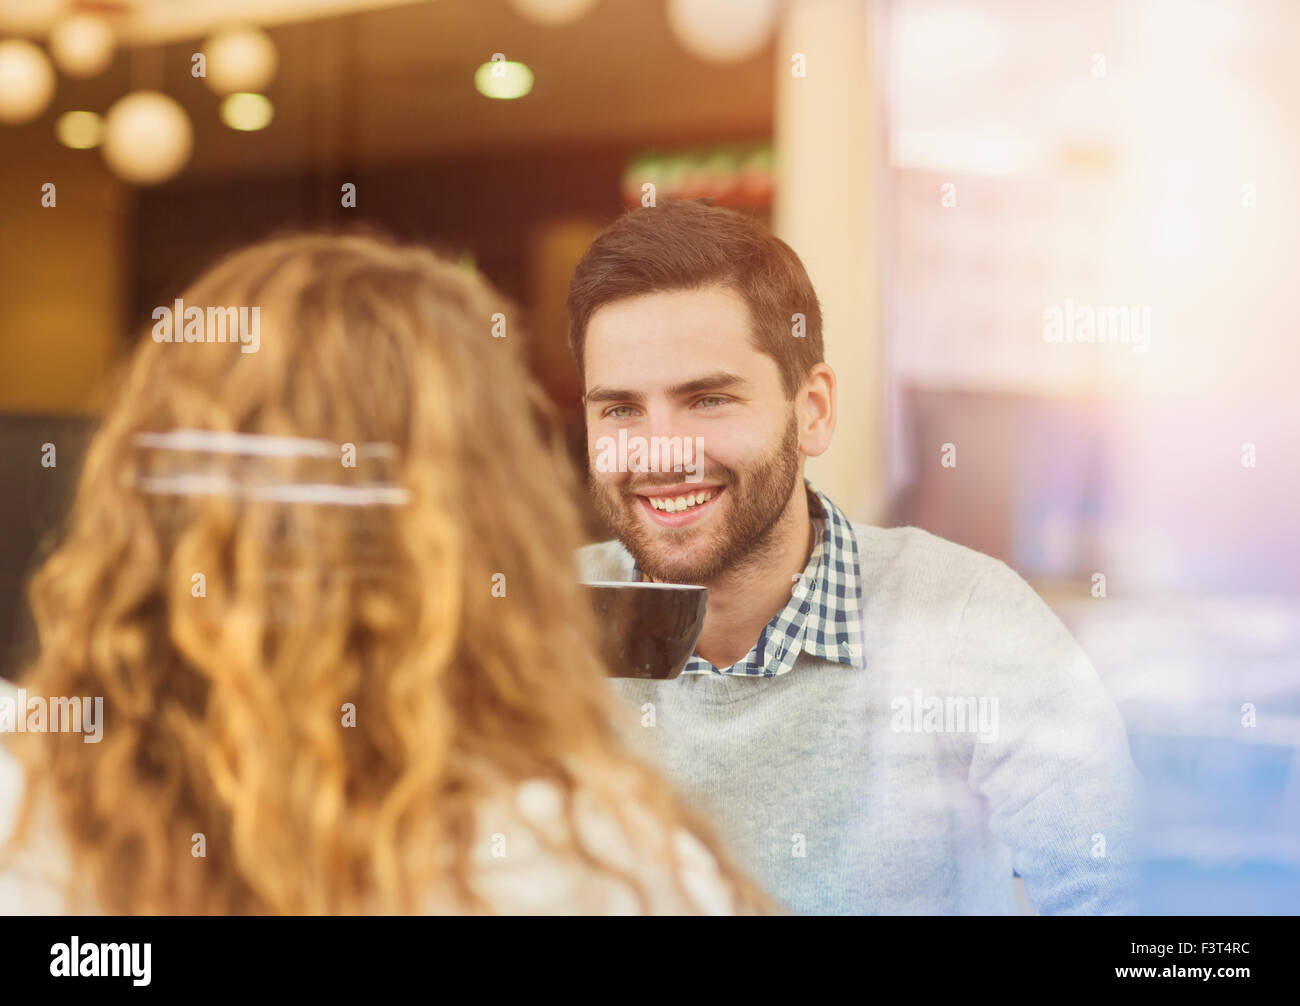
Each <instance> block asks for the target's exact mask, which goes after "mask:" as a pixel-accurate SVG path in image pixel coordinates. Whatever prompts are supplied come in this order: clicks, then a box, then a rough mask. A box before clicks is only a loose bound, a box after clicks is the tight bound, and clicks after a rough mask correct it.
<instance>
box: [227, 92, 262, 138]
mask: <svg viewBox="0 0 1300 1006" xmlns="http://www.w3.org/2000/svg"><path fill="white" fill-rule="evenodd" d="M274 117H275V106H274V105H272V104H271V102H270V100H269V99H267V97H266V96H265V95H261V94H254V93H252V92H250V91H239V92H238V93H236V94H231V95H228V96H227V97H226V98H224V99H222V102H221V121H222V122H224V123H225V124H226V125H227V126H229V127H230V128H231V129H238V130H240V131H241V132H253V131H255V130H258V129H265V128H266V127H267V126H269V125H270V124H271V120H272V119H273V118H274Z"/></svg>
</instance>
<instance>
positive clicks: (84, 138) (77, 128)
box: [54, 112, 104, 150]
mask: <svg viewBox="0 0 1300 1006" xmlns="http://www.w3.org/2000/svg"><path fill="white" fill-rule="evenodd" d="M54 135H55V136H57V137H58V138H59V142H60V143H62V144H63V145H64V146H65V147H71V148H72V149H73V150H89V149H91V148H92V147H98V146H99V145H100V143H102V142H103V139H104V120H103V119H102V118H101V117H100V116H98V115H96V114H95V113H94V112H64V113H63V114H62V115H60V116H59V119H58V121H57V122H56V123H55V124H54Z"/></svg>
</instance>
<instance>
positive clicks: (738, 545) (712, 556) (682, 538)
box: [588, 414, 800, 584]
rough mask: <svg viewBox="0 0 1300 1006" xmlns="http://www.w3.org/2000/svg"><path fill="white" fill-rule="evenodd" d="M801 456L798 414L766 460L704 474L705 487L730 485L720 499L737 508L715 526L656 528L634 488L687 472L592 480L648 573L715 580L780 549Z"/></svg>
mask: <svg viewBox="0 0 1300 1006" xmlns="http://www.w3.org/2000/svg"><path fill="white" fill-rule="evenodd" d="M799 460H800V458H799V425H798V421H797V420H796V418H795V417H794V415H793V414H792V415H791V416H790V421H789V422H788V423H787V424H786V428H785V433H784V435H783V436H782V438H781V441H780V443H778V444H777V445H776V447H775V449H774V450H772V451H771V452H770V453H769V454H768V455H767V456H766V457H764V458H763V459H762V460H760V461H759V462H757V463H756V464H754V465H753V466H752V467H750V468H749V469H747V470H745V471H744V472H743V473H742V474H741V475H739V476H738V475H737V473H736V472H735V471H733V470H732V469H730V468H722V469H720V470H719V471H718V472H717V473H716V474H714V473H709V474H708V477H706V478H703V479H701V481H700V484H701V485H719V486H724V487H725V489H726V491H725V492H724V493H723V494H722V499H720V500H719V501H718V502H719V503H720V504H725V505H726V506H727V508H728V511H729V512H728V513H727V515H726V521H725V523H723V524H721V525H720V526H719V527H715V528H711V529H709V530H707V531H704V530H700V529H697V528H694V527H687V528H659V529H658V530H651V529H649V528H647V527H646V526H645V522H644V518H643V517H642V516H641V515H640V514H639V513H638V512H637V511H638V510H639V509H640V508H641V507H642V505H643V504H642V503H641V499H640V497H639V496H637V495H636V493H635V492H634V491H633V490H652V489H654V488H655V486H656V485H661V486H663V485H675V484H677V483H680V482H681V481H682V480H681V478H680V477H678V478H677V479H675V480H671V476H669V477H666V478H665V477H661V478H660V479H659V481H658V482H640V481H634V479H635V478H636V477H635V476H633V477H632V478H629V480H628V481H627V482H626V483H624V484H623V486H621V487H620V486H616V485H613V484H612V483H602V482H598V481H597V480H596V477H595V473H594V472H592V473H590V474H589V475H588V484H589V485H590V487H591V491H592V495H593V496H594V497H595V500H596V508H597V509H598V510H599V511H600V515H601V517H603V518H604V520H605V521H606V523H608V524H609V525H610V526H611V527H612V528H613V529H614V533H615V534H616V535H617V536H618V539H619V541H621V542H622V543H623V547H624V548H626V549H627V550H628V552H630V553H631V554H632V557H633V558H634V559H636V562H637V565H638V566H639V567H640V570H641V575H642V576H643V577H646V578H649V579H651V580H657V581H659V582H661V583H691V584H709V583H712V582H714V581H716V580H717V579H718V578H719V577H720V576H721V575H723V574H724V573H727V572H731V571H735V570H737V569H740V568H742V567H744V566H746V565H750V564H752V563H755V562H757V561H758V560H760V559H761V558H762V557H763V556H764V555H765V554H767V552H768V551H770V550H771V549H772V548H773V547H774V545H775V542H774V541H773V536H774V532H775V530H776V527H777V524H778V523H779V521H780V519H781V516H782V515H783V514H784V513H785V510H786V507H787V506H788V505H789V503H790V499H791V497H792V496H793V494H794V487H795V483H796V481H797V480H798V478H799ZM655 474H658V475H660V476H664V475H667V473H655Z"/></svg>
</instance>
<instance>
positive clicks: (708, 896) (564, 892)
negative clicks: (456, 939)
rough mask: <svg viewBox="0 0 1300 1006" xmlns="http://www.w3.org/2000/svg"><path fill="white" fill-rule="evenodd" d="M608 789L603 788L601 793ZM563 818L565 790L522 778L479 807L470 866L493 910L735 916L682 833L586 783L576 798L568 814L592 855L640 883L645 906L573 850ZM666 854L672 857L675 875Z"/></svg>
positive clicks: (697, 845) (711, 869)
mask: <svg viewBox="0 0 1300 1006" xmlns="http://www.w3.org/2000/svg"><path fill="white" fill-rule="evenodd" d="M609 792H611V790H610V788H603V789H601V790H600V791H599V794H606V793H609ZM616 807H617V809H616ZM566 818H568V812H566V809H565V797H564V792H563V790H562V789H561V788H560V787H559V786H558V785H557V784H556V783H554V782H551V781H550V780H547V779H542V778H534V779H528V780H526V781H524V782H522V783H519V784H517V785H516V786H514V787H513V789H508V790H506V791H505V796H504V797H498V798H496V799H493V800H490V801H486V802H485V803H484V804H483V806H482V807H481V809H480V813H479V837H478V840H477V842H476V845H475V848H474V851H473V856H472V864H471V865H472V869H473V877H474V886H475V890H476V891H477V892H478V893H479V894H480V896H482V897H483V898H484V900H486V901H487V902H488V903H489V904H490V905H491V906H492V909H493V910H494V911H496V912H498V913H500V914H510V915H532V914H557V915H639V914H642V913H643V912H646V911H648V912H649V914H652V915H684V914H704V915H731V914H734V911H735V909H734V902H733V899H732V895H731V892H730V890H729V888H728V886H727V884H726V883H725V882H724V880H723V878H722V876H721V872H720V870H719V868H718V864H717V861H716V860H715V858H714V857H713V855H712V854H711V853H710V852H709V851H708V850H707V849H706V848H705V847H704V845H703V844H702V843H701V842H700V841H699V840H698V839H697V838H695V836H693V835H692V834H691V833H690V832H689V831H687V830H686V829H685V828H681V827H678V828H675V829H672V831H671V834H670V833H669V828H668V827H667V826H666V825H664V824H663V823H662V822H661V821H659V820H658V818H657V817H656V815H654V814H653V813H652V812H651V811H650V809H649V808H648V807H647V806H646V805H645V804H643V803H641V802H639V801H638V800H636V799H634V798H632V797H630V796H626V795H625V796H623V797H622V798H620V799H619V800H618V801H617V804H616V803H615V802H613V801H611V799H610V798H609V797H608V796H605V795H598V791H597V790H595V789H592V788H587V787H583V788H579V789H576V790H575V791H574V792H573V796H572V817H571V820H572V821H573V827H575V828H576V829H577V830H578V832H579V833H580V836H581V838H582V841H583V844H584V845H585V847H586V848H587V849H588V850H589V851H590V852H591V854H592V855H593V856H595V857H596V858H597V859H599V860H600V862H601V863H603V864H608V865H611V866H613V867H615V868H617V869H618V870H620V871H622V872H623V873H624V874H625V875H627V876H630V877H632V878H634V879H635V880H636V881H637V882H638V883H639V884H640V886H641V888H642V889H643V891H644V893H645V895H646V898H647V903H646V904H645V905H643V904H642V902H641V901H640V899H639V898H638V897H637V894H636V891H635V890H634V889H633V888H632V887H631V886H629V885H628V884H627V883H626V882H625V881H623V880H621V879H620V878H619V877H618V875H616V874H613V873H611V872H609V871H608V870H605V869H603V868H601V867H599V866H596V865H594V864H592V863H588V862H586V861H585V860H584V859H583V858H582V857H581V856H579V855H578V854H577V853H575V852H573V851H572V850H571V848H570V840H569V834H570V828H569V826H568V825H567V823H566ZM548 840H550V843H555V844H554V845H552V844H549V843H548ZM557 846H558V848H557ZM559 850H564V851H559ZM670 850H671V851H672V852H673V853H675V854H676V860H677V863H678V866H677V872H676V875H674V870H673V865H672V862H671V859H670ZM678 881H680V883H679V882H678Z"/></svg>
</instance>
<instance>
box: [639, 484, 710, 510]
mask: <svg viewBox="0 0 1300 1006" xmlns="http://www.w3.org/2000/svg"><path fill="white" fill-rule="evenodd" d="M716 495H717V493H716V492H715V491H714V490H712V489H709V490H707V491H705V492H702V493H687V494H686V495H685V496H678V497H677V498H676V499H669V498H668V497H658V496H647V497H646V499H648V500H649V501H650V505H651V506H652V507H654V508H655V509H656V510H663V511H664V512H665V513H681V512H682V511H683V510H689V509H690V508H691V507H695V506H699V505H700V504H701V503H707V502H708V501H709V500H711V499H713V497H714V496H716Z"/></svg>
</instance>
